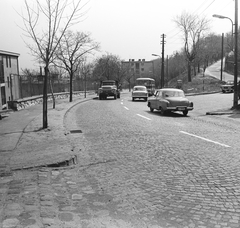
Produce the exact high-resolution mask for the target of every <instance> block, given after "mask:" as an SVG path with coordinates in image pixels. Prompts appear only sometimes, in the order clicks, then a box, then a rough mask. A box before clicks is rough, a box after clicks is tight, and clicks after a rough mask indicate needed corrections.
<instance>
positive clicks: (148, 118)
mask: <svg viewBox="0 0 240 228" xmlns="http://www.w3.org/2000/svg"><path fill="white" fill-rule="evenodd" d="M137 116H140V117H142V118H144V119H147V120H151V119H149V118H147V117H146V116H142V115H140V114H137Z"/></svg>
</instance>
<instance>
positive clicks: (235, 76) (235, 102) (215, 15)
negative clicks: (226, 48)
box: [213, 0, 238, 108]
mask: <svg viewBox="0 0 240 228" xmlns="http://www.w3.org/2000/svg"><path fill="white" fill-rule="evenodd" d="M213 17H216V18H220V19H229V20H230V21H231V23H232V43H233V27H235V30H234V35H235V36H234V38H235V39H234V41H235V42H234V48H233V51H234V93H233V108H236V107H237V106H238V86H237V79H238V0H235V23H234V24H233V21H232V19H231V18H229V17H225V16H222V15H218V14H214V15H213ZM232 46H233V45H232Z"/></svg>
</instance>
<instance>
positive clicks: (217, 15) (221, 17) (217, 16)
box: [212, 14, 234, 49]
mask: <svg viewBox="0 0 240 228" xmlns="http://www.w3.org/2000/svg"><path fill="white" fill-rule="evenodd" d="M212 16H213V17H216V18H219V19H228V20H230V21H231V24H232V49H234V48H233V46H234V45H233V27H234V24H233V21H232V19H231V18H230V17H225V16H222V15H219V14H213V15H212Z"/></svg>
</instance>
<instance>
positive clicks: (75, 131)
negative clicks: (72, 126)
mask: <svg viewBox="0 0 240 228" xmlns="http://www.w3.org/2000/svg"><path fill="white" fill-rule="evenodd" d="M70 133H71V134H75V133H82V130H71V131H70Z"/></svg>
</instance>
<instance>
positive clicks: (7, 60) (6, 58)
mask: <svg viewBox="0 0 240 228" xmlns="http://www.w3.org/2000/svg"><path fill="white" fill-rule="evenodd" d="M6 66H7V67H8V57H7V56H6Z"/></svg>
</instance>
